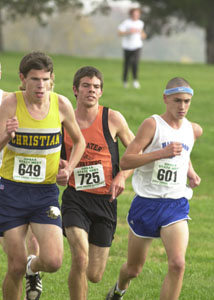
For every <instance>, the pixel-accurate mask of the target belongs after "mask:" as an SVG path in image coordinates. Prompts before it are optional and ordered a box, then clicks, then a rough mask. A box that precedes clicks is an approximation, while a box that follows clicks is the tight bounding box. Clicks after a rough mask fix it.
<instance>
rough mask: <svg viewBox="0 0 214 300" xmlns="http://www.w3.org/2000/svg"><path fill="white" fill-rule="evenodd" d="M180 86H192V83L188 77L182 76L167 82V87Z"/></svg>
mask: <svg viewBox="0 0 214 300" xmlns="http://www.w3.org/2000/svg"><path fill="white" fill-rule="evenodd" d="M179 86H185V87H190V84H189V82H188V81H187V80H186V79H184V78H182V77H174V78H172V79H171V80H170V81H169V82H168V83H167V85H166V89H171V88H175V87H179Z"/></svg>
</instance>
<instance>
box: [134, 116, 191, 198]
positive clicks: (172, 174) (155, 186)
mask: <svg viewBox="0 0 214 300" xmlns="http://www.w3.org/2000/svg"><path fill="white" fill-rule="evenodd" d="M152 117H153V118H154V119H155V121H156V130H155V134H154V137H153V140H152V142H151V144H150V145H149V146H148V147H147V148H146V150H145V151H144V153H150V152H153V151H156V150H160V149H161V148H164V147H166V146H167V145H168V144H170V143H171V142H180V143H182V146H183V149H182V153H181V155H180V156H174V157H172V158H166V159H160V160H157V161H154V162H152V163H149V164H146V165H144V166H142V167H139V168H137V169H136V170H135V171H134V174H133V177H132V186H133V189H134V191H135V193H136V194H137V195H139V196H141V197H147V198H172V199H178V198H181V197H185V198H187V199H190V198H191V197H192V189H191V188H189V187H187V171H188V168H189V161H190V153H191V151H192V147H193V144H194V132H193V128H192V125H191V123H190V122H189V121H188V120H187V119H186V118H184V119H183V122H182V125H181V127H180V128H179V129H174V128H172V127H171V126H170V125H169V124H168V123H167V122H165V121H164V120H163V119H162V118H161V117H160V116H158V115H153V116H152Z"/></svg>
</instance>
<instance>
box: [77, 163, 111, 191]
mask: <svg viewBox="0 0 214 300" xmlns="http://www.w3.org/2000/svg"><path fill="white" fill-rule="evenodd" d="M74 180H75V188H76V190H77V191H80V190H88V189H96V188H99V187H102V186H105V185H106V183H105V176H104V171H103V166H102V165H101V164H98V165H93V166H84V167H80V168H75V169H74Z"/></svg>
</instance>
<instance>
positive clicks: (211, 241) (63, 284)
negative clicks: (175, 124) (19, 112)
mask: <svg viewBox="0 0 214 300" xmlns="http://www.w3.org/2000/svg"><path fill="white" fill-rule="evenodd" d="M22 56H23V54H22V53H3V54H1V56H0V62H1V63H2V71H3V74H2V80H1V84H0V88H2V89H5V90H8V91H13V90H15V89H18V86H19V79H18V65H19V61H20V59H21V58H22ZM52 58H53V60H54V65H55V70H54V71H55V75H56V85H55V90H56V91H57V92H58V93H62V94H64V95H66V96H67V97H68V98H69V99H70V100H71V102H72V104H73V105H74V107H75V99H74V96H73V93H72V78H73V75H74V72H75V71H76V70H77V69H78V68H79V67H81V66H85V65H93V66H95V67H97V68H99V69H100V70H101V71H102V73H103V74H104V94H103V96H102V98H101V101H100V103H101V104H103V105H106V106H109V107H111V108H112V109H115V110H119V111H120V112H121V113H122V114H123V115H124V116H125V117H126V119H127V121H128V123H129V126H130V128H131V129H132V130H133V132H134V133H136V131H137V129H138V127H139V125H140V123H141V122H142V120H143V119H145V118H147V117H149V116H150V115H151V114H153V113H157V114H161V113H162V112H163V111H164V109H165V107H164V104H163V100H162V93H163V90H164V88H165V85H166V83H167V81H168V80H169V79H171V78H172V77H176V76H181V77H184V78H186V79H187V80H188V81H189V82H190V84H191V85H192V87H193V89H194V92H195V95H194V96H193V100H192V104H191V108H190V111H189V114H188V118H189V120H191V121H193V122H197V123H199V124H200V125H201V126H202V127H203V130H204V133H203V136H202V137H201V138H200V140H198V141H197V142H196V144H195V148H194V149H193V152H192V156H191V158H192V162H193V165H194V167H195V169H196V171H197V172H198V174H199V175H200V176H201V178H202V182H201V185H200V187H198V188H197V189H195V191H194V196H193V198H192V200H191V201H190V216H191V218H192V221H190V222H189V229H190V242H189V247H188V251H187V256H186V261H187V262H186V272H185V276H184V283H183V289H182V292H181V296H180V299H181V300H214V250H213V249H214V226H213V224H214V204H213V198H214V184H213V173H214V172H213V170H214V159H213V153H214V152H213V146H214V143H213V136H214V126H213V125H214V124H213V115H214V104H213V96H214V88H213V86H214V85H213V74H214V67H213V66H207V65H202V64H179V63H161V62H144V61H142V62H141V66H140V81H141V86H142V88H141V89H140V90H135V89H133V88H129V89H123V87H122V84H121V60H115V59H114V60H113V59H105V60H104V59H91V58H90V59H87V58H77V57H69V56H60V55H53V56H52ZM120 150H121V153H122V152H123V148H122V147H121V149H120ZM61 192H62V190H61ZM132 198H133V191H132V187H131V180H130V179H129V180H128V181H127V185H126V190H125V192H124V193H123V194H122V195H121V196H120V197H119V200H118V227H117V231H116V234H115V239H114V242H113V245H112V247H111V251H110V257H109V260H108V264H107V268H106V271H105V274H104V277H103V280H102V281H101V282H100V283H99V284H90V283H89V296H88V299H89V300H101V299H104V296H105V294H106V292H107V291H108V290H109V288H110V287H111V286H112V285H113V284H114V283H115V281H116V280H117V276H118V272H119V269H120V266H121V264H122V263H123V262H124V261H125V260H126V252H127V251H126V250H127V233H128V226H127V224H126V215H127V212H128V209H129V205H130V203H131V201H132ZM0 261H1V266H0V282H2V280H3V277H4V274H5V271H6V268H7V264H6V257H5V255H4V253H3V251H2V249H0ZM69 267H70V253H69V248H68V244H67V241H66V240H65V255H64V261H63V266H62V268H61V269H60V270H59V271H58V272H57V273H55V274H45V276H44V279H43V286H44V292H43V295H42V297H41V299H43V300H52V299H54V300H68V299H69V297H68V288H67V275H68V271H69ZM166 271H167V265H166V255H165V252H164V249H163V246H162V244H161V241H160V240H155V241H154V242H153V244H152V247H151V250H150V253H149V256H148V259H147V262H146V264H145V267H144V269H143V272H142V273H141V275H140V276H139V277H138V278H137V279H135V280H134V281H133V282H132V284H131V286H130V288H129V290H128V292H127V294H126V296H125V297H124V299H127V300H157V299H159V291H160V286H161V283H162V281H163V278H164V276H165V274H166ZM1 298H2V296H1V294H0V299H1Z"/></svg>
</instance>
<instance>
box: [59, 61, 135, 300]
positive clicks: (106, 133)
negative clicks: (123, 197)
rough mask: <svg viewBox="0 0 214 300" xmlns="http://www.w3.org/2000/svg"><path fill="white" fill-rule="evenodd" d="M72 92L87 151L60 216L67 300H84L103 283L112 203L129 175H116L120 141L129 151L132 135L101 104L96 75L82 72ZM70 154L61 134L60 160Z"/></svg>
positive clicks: (111, 230) (114, 212)
mask: <svg viewBox="0 0 214 300" xmlns="http://www.w3.org/2000/svg"><path fill="white" fill-rule="evenodd" d="M73 92H74V95H75V97H76V101H77V107H76V109H75V116H76V120H77V123H78V124H79V126H80V129H81V131H82V134H83V136H84V138H85V141H86V149H85V152H84V154H83V156H82V158H81V160H80V162H79V164H78V165H77V167H76V168H75V169H74V172H73V174H72V175H71V177H70V179H69V183H68V187H67V189H66V190H65V191H64V192H63V196H62V207H61V211H62V221H63V227H64V229H65V234H66V237H67V240H68V243H69V245H70V249H71V256H72V264H71V269H70V274H69V278H68V285H69V292H70V299H71V300H86V299H87V293H88V280H90V281H91V282H93V283H97V282H99V281H100V280H101V279H102V276H103V273H104V270H105V267H106V263H107V259H108V255H109V250H110V246H111V244H112V240H113V238H114V233H115V229H116V223H117V200H116V198H117V197H118V196H119V195H120V194H121V193H122V192H123V190H124V188H125V181H126V179H127V177H128V176H130V175H131V173H132V171H130V170H129V171H120V170H119V149H118V140H120V141H121V142H122V144H123V146H125V147H127V146H128V145H129V144H130V142H131V141H132V140H133V138H134V134H133V133H132V131H131V130H130V129H129V127H128V124H127V122H126V120H125V118H124V117H123V115H122V114H121V113H120V112H118V111H115V110H112V109H110V108H107V107H103V106H102V105H100V104H99V99H100V97H101V96H102V93H103V77H102V74H101V72H100V71H99V70H97V69H96V68H94V67H91V66H86V67H82V68H80V69H79V70H78V71H77V72H76V74H75V75H74V80H73ZM72 149H73V142H72V140H71V139H70V137H69V136H68V133H67V131H66V130H65V135H64V155H63V156H64V158H67V159H68V158H69V155H70V152H71V151H72ZM62 154H63V148H62Z"/></svg>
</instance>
